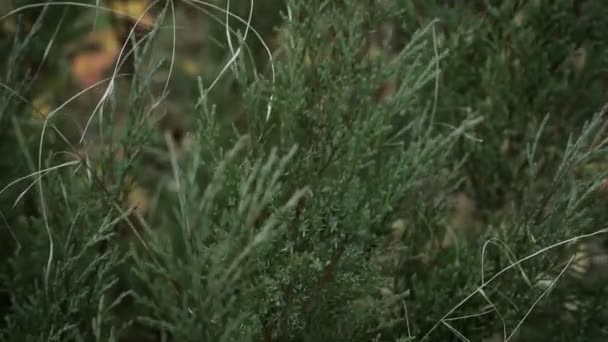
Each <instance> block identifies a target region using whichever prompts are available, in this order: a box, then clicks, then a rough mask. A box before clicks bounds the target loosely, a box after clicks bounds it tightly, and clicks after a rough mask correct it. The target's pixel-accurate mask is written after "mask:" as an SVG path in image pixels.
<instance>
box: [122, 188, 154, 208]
mask: <svg viewBox="0 0 608 342" xmlns="http://www.w3.org/2000/svg"><path fill="white" fill-rule="evenodd" d="M127 206H128V207H129V208H135V210H136V212H137V213H139V214H140V215H146V213H148V210H149V209H150V200H149V196H148V193H147V192H146V190H144V189H143V188H142V187H140V186H133V187H132V188H131V191H129V193H128V194H127Z"/></svg>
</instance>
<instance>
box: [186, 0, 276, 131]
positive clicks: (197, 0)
mask: <svg viewBox="0 0 608 342" xmlns="http://www.w3.org/2000/svg"><path fill="white" fill-rule="evenodd" d="M185 3H187V4H189V5H190V6H192V7H195V8H197V9H199V10H203V9H202V8H201V7H200V6H199V4H200V5H204V6H207V7H210V8H212V9H215V10H217V11H219V12H222V13H226V15H227V16H230V17H232V18H234V19H236V20H237V21H239V22H241V23H242V24H245V25H246V27H247V30H251V32H252V33H253V34H254V35H255V36H256V38H257V39H258V40H259V41H260V43H261V44H262V46H263V47H264V50H265V51H266V54H267V55H268V59H269V61H270V71H271V81H272V89H271V94H270V96H269V98H268V105H267V107H266V121H268V120H269V119H270V114H271V113H272V105H273V103H274V89H275V82H276V70H275V67H274V59H273V57H272V51H270V47H269V46H268V44H266V42H265V41H264V38H262V36H261V35H260V33H259V32H258V31H257V30H256V29H255V28H254V27H253V26H251V16H252V15H253V0H252V4H251V6H250V18H249V20H248V21H245V20H244V19H243V18H241V17H239V16H238V15H235V14H233V13H231V12H229V11H226V10H225V9H223V8H221V7H219V6H216V5H213V4H210V3H207V2H204V1H202V0H185ZM246 33H247V31H245V34H244V37H243V44H244V41H245V38H246V36H247V35H246ZM239 49H240V48H239ZM234 59H236V58H234V54H233V58H231V60H230V61H229V62H228V63H226V66H224V68H223V69H222V71H221V72H220V74H219V75H218V77H217V78H216V81H214V82H213V83H212V86H214V85H215V83H217V80H218V79H219V78H221V76H222V75H223V73H225V71H226V69H228V67H229V66H230V64H231V63H233V62H234ZM212 86H211V87H210V88H209V90H210V89H211V88H212ZM205 97H206V95H205V96H203V98H201V99H199V101H198V102H197V104H196V106H199V105H200V104H201V103H202V102H203V101H204V99H205Z"/></svg>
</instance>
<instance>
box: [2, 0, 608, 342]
mask: <svg viewBox="0 0 608 342" xmlns="http://www.w3.org/2000/svg"><path fill="white" fill-rule="evenodd" d="M387 3H388V2H386V3H385V2H382V3H374V4H368V3H366V2H364V1H308V2H306V3H304V2H302V1H288V2H287V3H286V4H282V7H281V8H286V9H287V10H286V12H285V13H284V17H282V18H281V19H280V20H279V19H278V16H273V17H270V19H268V21H265V22H264V21H263V20H262V18H261V14H259V12H255V13H257V14H256V19H255V21H254V22H255V23H256V25H261V26H262V27H263V30H262V31H260V32H261V34H262V36H263V37H264V38H265V39H266V41H269V40H270V35H271V32H270V31H271V30H270V29H269V28H271V27H276V33H277V35H276V37H274V38H275V43H274V45H273V46H274V48H273V54H272V55H271V56H270V57H271V59H270V58H269V57H268V56H267V55H264V53H265V51H266V50H265V47H264V45H263V44H262V42H260V41H259V40H257V41H255V39H256V38H255V37H256V36H255V35H254V34H253V33H252V32H251V31H249V30H250V29H251V28H250V27H247V26H246V25H243V23H240V24H236V23H235V24H234V25H233V26H231V27H232V28H235V31H237V30H238V32H236V33H234V36H233V41H232V44H234V47H233V49H234V50H233V51H236V50H237V49H238V48H239V47H242V48H243V50H242V53H241V54H240V55H239V56H237V57H236V58H233V60H234V62H235V63H234V65H233V66H231V67H228V68H223V66H224V65H225V63H226V61H227V60H231V57H232V56H233V55H232V52H231V51H230V48H228V47H226V46H224V49H218V50H217V51H215V50H214V51H213V52H212V53H209V54H208V58H209V61H208V63H209V68H210V69H212V70H217V71H218V72H219V71H221V70H222V69H225V70H227V71H226V74H225V75H224V76H223V78H222V79H221V80H219V81H218V82H217V83H216V82H214V77H210V76H209V75H208V74H207V75H205V76H204V77H200V78H199V79H198V80H197V82H195V80H194V79H193V77H191V76H188V75H185V74H183V73H181V72H180V71H175V72H173V70H174V66H175V65H177V64H178V63H179V59H177V60H176V59H174V58H173V57H174V55H173V52H172V51H166V50H163V49H164V48H165V47H166V46H169V50H171V48H172V44H165V43H166V42H164V41H163V39H166V38H167V36H170V37H169V38H172V34H167V31H162V30H161V29H160V27H161V26H162V25H163V24H168V23H172V18H173V15H172V12H171V11H172V10H173V9H174V8H173V7H172V6H170V3H167V5H166V6H165V7H164V8H163V9H162V11H161V12H160V13H161V14H162V15H161V16H160V17H159V18H161V19H159V23H157V25H156V28H155V29H154V30H153V31H152V32H151V33H150V35H149V36H147V40H145V42H143V43H142V44H134V45H129V44H127V45H126V46H128V48H129V49H131V48H132V49H133V51H132V53H131V55H132V57H131V59H130V60H129V61H130V63H131V62H132V63H133V65H134V66H135V67H134V69H133V71H134V74H133V75H131V76H129V82H130V83H129V82H121V79H119V78H116V79H115V80H113V81H112V83H110V85H111V86H108V85H104V87H108V88H103V89H107V92H105V93H104V92H103V91H102V92H101V94H105V95H107V96H105V95H104V96H103V97H102V98H101V99H96V101H99V102H98V103H99V106H97V109H96V111H95V112H91V113H86V114H87V116H89V115H90V117H87V118H86V119H87V120H85V122H86V121H89V120H90V122H91V126H90V128H89V130H90V132H94V133H91V134H92V135H94V136H95V137H96V140H95V144H98V146H88V145H87V146H85V147H87V148H88V149H85V152H83V151H82V150H81V149H79V148H77V147H76V146H78V143H79V141H78V139H79V138H80V137H79V134H80V133H81V132H77V133H78V134H74V133H73V132H72V133H69V132H68V133H66V134H63V131H65V130H68V129H69V128H68V125H66V124H65V122H66V121H68V120H66V119H65V118H68V117H72V116H74V115H75V114H76V113H77V110H74V109H71V108H69V107H65V108H63V106H62V107H61V108H59V110H58V111H56V112H53V114H52V116H49V119H48V121H47V122H45V123H43V122H40V121H36V120H33V112H35V109H34V108H33V107H32V103H31V102H32V101H33V99H34V98H35V97H36V91H37V89H38V88H39V87H40V83H39V80H40V78H41V77H42V76H40V75H43V76H44V73H45V72H49V71H48V70H55V69H58V70H62V68H65V65H64V66H62V65H61V63H57V62H56V61H55V59H57V58H59V57H57V56H61V54H60V53H59V52H57V51H55V50H54V49H52V48H49V51H51V53H50V54H49V55H48V59H49V61H50V64H49V66H48V69H43V70H46V71H43V72H41V73H33V72H32V70H36V68H37V67H38V65H39V64H37V63H38V61H39V58H40V56H41V54H44V52H41V47H45V46H51V45H50V42H53V44H58V43H59V42H60V40H59V39H69V37H71V34H73V33H74V32H72V33H66V34H65V35H64V34H63V33H64V32H63V31H62V30H59V31H58V32H59V34H57V35H56V36H55V35H52V36H49V35H48V33H49V32H51V31H50V30H41V29H40V27H47V26H46V25H49V27H59V26H57V25H59V24H58V23H59V22H61V20H62V19H60V18H61V15H63V14H61V13H63V12H62V11H67V9H62V8H61V7H57V8H54V9H53V10H52V11H53V12H52V13H50V12H49V13H45V11H51V9H42V10H41V11H38V12H36V13H37V14H36V15H33V16H32V18H34V20H39V21H40V24H39V25H40V26H39V27H36V26H34V27H32V26H28V25H29V24H28V23H29V21H28V19H24V21H23V22H22V23H20V24H19V25H20V26H19V30H21V31H18V32H21V33H15V34H14V35H13V37H12V39H10V40H9V39H4V38H3V39H2V40H1V41H0V45H1V46H2V47H6V48H5V50H3V51H5V53H3V54H1V55H2V56H1V58H2V62H3V63H4V64H3V69H2V71H3V74H2V78H1V79H0V80H2V88H1V89H0V90H1V91H0V125H1V129H2V130H1V131H0V137H1V139H2V144H0V150H1V151H2V153H3V158H2V159H1V160H0V172H2V173H1V175H2V176H1V177H0V179H1V180H2V182H0V186H1V187H2V188H3V189H2V190H1V191H0V196H1V197H0V214H1V217H0V219H1V220H0V224H1V226H2V230H0V243H1V246H2V247H1V248H2V249H1V255H0V258H1V259H0V260H1V263H0V268H1V274H0V314H1V315H2V321H1V322H0V340H7V341H13V340H14V341H22V340H25V341H40V340H56V341H90V340H96V341H106V340H110V341H200V340H204V341H318V340H319V341H336V340H337V341H347V340H348V341H450V340H458V339H460V340H475V341H477V340H483V339H484V338H488V337H491V336H493V338H496V337H497V336H498V337H499V340H503V338H506V337H509V336H511V335H512V336H514V337H513V339H512V340H518V341H526V340H531V339H536V340H539V339H540V340H551V341H554V340H563V341H593V340H602V339H603V338H605V337H606V335H607V334H608V333H607V332H606V331H604V330H605V329H604V327H603V324H601V322H602V321H604V320H605V319H606V318H607V317H606V314H607V312H606V310H605V309H604V308H602V307H600V306H598V305H597V302H598V301H599V300H600V298H603V296H604V295H605V292H606V286H605V284H604V283H605V279H603V277H602V276H601V274H602V268H601V267H602V264H601V260H602V258H604V259H605V258H606V256H605V255H604V254H603V253H605V252H604V251H603V247H602V246H601V242H602V241H601V239H600V234H602V233H604V230H602V229H603V227H604V224H603V222H604V218H605V213H604V210H603V205H605V198H604V197H605V194H604V193H603V192H602V191H605V190H602V189H603V186H604V185H603V179H604V178H605V176H606V172H604V171H603V170H602V169H601V168H598V165H601V163H602V162H603V160H605V158H606V150H605V140H604V139H605V134H606V132H605V122H604V120H605V117H604V113H603V112H604V110H603V109H601V108H602V105H603V104H604V103H603V102H602V101H604V99H603V98H602V95H603V94H604V93H605V91H606V89H605V77H606V75H604V74H603V73H602V71H604V70H605V68H606V60H605V58H604V57H603V56H601V53H600V51H602V49H605V47H606V45H607V44H606V43H607V42H606V41H605V37H604V35H603V34H601V33H602V32H605V31H606V29H607V28H608V27H604V26H606V24H604V21H602V20H601V18H602V15H605V14H606V12H607V11H608V6H607V5H605V4H603V2H601V1H599V0H598V1H593V0H590V1H586V2H585V6H586V7H585V8H583V9H580V8H579V7H577V6H574V5H576V4H579V2H577V1H566V0H563V1H553V2H550V3H549V2H546V1H529V2H512V3H509V4H506V3H504V4H501V5H492V4H491V3H487V4H485V5H483V6H481V7H480V6H472V5H468V4H466V5H465V4H458V5H455V6H453V7H450V6H448V5H446V4H444V3H445V2H442V1H437V3H441V4H436V3H435V2H430V1H408V2H399V3H398V4H395V5H390V4H387ZM177 5H178V6H177V7H175V8H176V9H177V10H178V11H179V10H183V9H184V8H192V7H185V6H188V4H187V3H179V4H177ZM182 6H183V7H182ZM234 6H235V7H238V8H235V9H234V11H235V13H239V14H240V15H241V16H242V17H244V18H246V17H247V15H248V7H246V6H243V5H242V4H240V3H239V4H238V5H234ZM260 6H262V7H261V8H264V9H265V10H268V11H270V8H274V10H275V13H278V10H276V8H275V7H278V5H277V4H276V3H275V2H272V1H261V2H260ZM50 7H55V6H50ZM50 7H49V8H50ZM78 11H83V12H86V11H84V10H83V9H79V10H78ZM258 11H261V10H258ZM79 13H80V12H79ZM30 14H31V13H30ZM83 15H84V14H83ZM9 18H12V17H9ZM22 18H26V17H22ZM58 18H59V19H58ZM549 19H551V20H549ZM29 20H31V19H29ZM231 25H232V24H231ZM256 27H257V26H256ZM225 29H226V27H222V26H218V27H215V29H214V30H210V31H209V32H208V34H210V35H212V36H213V37H214V38H218V39H220V38H222V37H223V39H225V36H222V35H225V34H226V33H225ZM43 31H44V32H43ZM68 31H70V30H68ZM66 32H67V31H66ZM245 32H247V38H246V40H244V37H245ZM3 37H4V36H3ZM177 38H178V40H179V39H180V36H179V35H178V36H177ZM181 38H184V39H186V38H187V37H185V36H184V37H181ZM254 41H255V42H254ZM156 43H159V44H158V45H153V44H156ZM240 44H246V45H240ZM218 45H219V44H218ZM245 47H247V48H249V47H251V51H250V52H251V54H249V52H245V50H246V49H245ZM579 48H581V49H579ZM576 49H579V50H578V51H579V53H582V51H584V53H585V60H584V62H583V61H582V59H580V56H579V57H573V56H574V53H575V51H576ZM44 50H45V49H42V51H44ZM159 51H160V52H161V53H159ZM238 51H241V50H238ZM153 52H154V53H153ZM28 56H33V58H30V57H28ZM31 60H34V62H31ZM18 61H22V62H21V63H19V62H18ZM173 62H175V64H171V63H173ZM583 64H584V65H583ZM14 65H17V66H18V67H13V66H14ZM218 66H219V67H218ZM176 69H177V68H176ZM170 72H173V74H172V75H173V78H172V79H171V82H170V83H165V81H166V79H165V77H168V76H169V73H170ZM158 75H160V76H162V77H160V78H161V81H160V82H158V78H159V77H156V76H158ZM62 77H63V79H67V77H66V76H65V75H63V76H62ZM159 83H160V85H159ZM166 85H168V86H169V88H168V89H169V92H163V91H164V90H165V89H164V87H165V86H166ZM212 85H213V87H212ZM159 89H160V92H159ZM172 90H173V91H174V92H175V93H177V94H174V93H172V92H171V91H172ZM192 94H195V95H192ZM60 96H61V98H64V97H65V98H69V97H70V94H60ZM172 102H177V105H176V107H179V109H180V110H181V111H184V113H181V115H182V116H185V117H186V118H185V119H184V121H185V122H188V125H189V127H188V131H189V132H188V134H187V135H186V136H187V139H189V144H190V145H191V148H190V149H188V150H183V148H182V147H181V146H178V145H180V144H179V142H176V141H174V140H175V139H172V138H171V137H170V136H169V135H166V134H165V135H163V134H162V133H161V132H158V130H157V129H156V126H155V123H157V122H158V116H164V115H166V114H167V112H168V111H170V109H167V108H171V105H172V104H173V103H172ZM166 103H168V104H166ZM165 105H166V107H165ZM93 107H95V106H93ZM121 111H125V112H126V113H127V114H126V116H125V118H124V120H121V121H120V122H121V125H119V124H118V122H119V120H118V118H119V117H120V114H121ZM158 112H162V113H158ZM593 113H596V114H595V115H594V114H593ZM171 114H175V113H171ZM157 115H158V116H157ZM62 118H63V119H62ZM62 120H63V121H62ZM43 127H45V130H42V129H43ZM41 132H42V133H41ZM41 136H44V140H42V143H41V144H40V141H41V140H40V139H41ZM73 136H75V137H73ZM182 140H186V138H183V139H182ZM4 142H6V143H4ZM86 143H87V144H90V145H93V143H91V142H89V141H88V140H86ZM39 144H40V145H39ZM183 144H185V143H184V142H182V145H183ZM91 147H93V148H91ZM94 147H97V149H95V148H94ZM94 151H97V152H94ZM159 151H160V152H159ZM118 152H120V155H121V157H120V158H115V157H114V156H115V155H117V153H118ZM83 156H85V157H83ZM151 156H156V157H157V158H160V159H161V161H158V160H156V161H155V162H156V163H157V164H162V165H163V166H164V168H165V170H161V171H158V170H156V169H155V166H154V163H153V162H151V159H153V158H152V157H151ZM28 175H29V176H28ZM19 177H24V178H23V179H21V181H19V182H14V183H13V181H14V180H15V179H18V178H19ZM134 178H135V179H136V182H139V183H140V184H145V185H146V188H147V193H148V194H149V196H148V197H147V198H146V199H145V200H144V201H143V202H145V203H146V205H145V206H144V205H143V204H144V203H139V204H140V205H141V206H140V207H138V204H135V205H134V203H133V202H130V196H131V194H132V192H131V191H132V190H133V179H134ZM5 185H6V188H4V186H5ZM465 199H468V200H469V201H471V202H472V203H473V204H474V205H471V206H470V207H476V208H477V209H475V208H470V207H466V206H464V207H463V206H462V205H461V204H462V202H463V201H465ZM141 200H142V199H141V198H140V201H141ZM144 207H145V208H144ZM462 217H465V219H462ZM598 246H599V247H598ZM581 250H584V251H585V253H587V254H585V255H583V257H584V258H583V259H582V260H580V257H581V255H582V253H579V252H580V251H581ZM591 252H593V253H596V254H598V255H599V256H598V255H593V253H591ZM589 253H591V254H589ZM581 268H582V270H581ZM577 272H578V273H577ZM594 272H595V273H594ZM598 274H599V275H598ZM574 302H576V303H577V308H576V310H574V309H572V306H573V304H572V303H574ZM598 322H600V323H598Z"/></svg>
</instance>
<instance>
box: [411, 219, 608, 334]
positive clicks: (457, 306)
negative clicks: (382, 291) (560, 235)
mask: <svg viewBox="0 0 608 342" xmlns="http://www.w3.org/2000/svg"><path fill="white" fill-rule="evenodd" d="M606 233H608V228H603V229H600V230H597V231H595V232H593V233H589V234H583V235H579V236H575V237H572V238H570V239H567V240H563V241H560V242H556V243H554V244H552V245H550V246H547V247H545V248H542V249H540V250H538V251H536V252H534V253H531V254H529V255H527V256H526V257H524V258H521V259H519V260H518V261H517V262H514V263H512V264H511V265H509V266H507V267H505V268H503V269H502V270H500V271H499V272H497V273H496V274H494V275H493V276H492V277H491V278H490V279H488V280H486V281H485V282H484V283H482V284H480V285H479V286H478V287H477V288H476V289H475V290H474V291H473V292H471V293H470V294H469V295H468V296H466V297H465V298H464V299H462V300H461V301H460V302H459V303H458V304H456V305H455V306H454V307H452V308H451V309H450V310H449V311H448V312H447V313H446V314H445V315H444V316H443V317H442V318H441V319H440V320H439V321H438V322H437V323H435V325H433V327H431V329H429V331H428V332H427V333H426V334H424V335H423V336H422V338H420V341H421V342H422V341H425V340H427V339H428V338H429V336H431V334H432V333H433V331H435V330H436V329H437V327H439V325H441V324H443V322H444V321H445V320H446V319H448V317H449V316H450V315H451V314H452V313H454V311H456V310H458V308H460V307H461V306H462V305H464V304H465V303H466V302H468V301H469V300H470V299H471V298H473V296H475V295H476V294H477V293H480V292H481V291H483V289H484V288H485V287H486V286H487V285H488V284H490V283H491V282H493V281H494V280H496V279H497V278H498V277H500V276H501V275H502V274H503V273H505V272H507V271H509V270H511V269H512V268H516V267H519V265H520V264H521V263H523V262H525V261H528V260H530V259H533V258H535V257H537V256H539V255H541V254H543V253H545V252H547V251H549V250H551V249H554V248H557V247H561V246H564V245H567V244H569V243H572V242H575V241H578V240H581V239H586V238H590V237H593V236H596V235H600V234H606ZM560 275H561V273H560ZM558 278H559V277H558Z"/></svg>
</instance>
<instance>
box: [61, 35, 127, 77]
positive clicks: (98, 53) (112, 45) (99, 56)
mask: <svg viewBox="0 0 608 342" xmlns="http://www.w3.org/2000/svg"><path fill="white" fill-rule="evenodd" d="M83 45H84V46H85V47H87V48H86V49H84V51H80V52H76V53H75V54H74V55H73V57H72V61H71V63H72V65H71V67H72V75H73V76H74V78H75V79H76V81H77V82H78V83H79V84H80V86H82V87H84V88H86V87H89V86H91V85H93V84H95V83H96V82H99V81H100V80H101V79H102V78H103V77H104V76H105V74H106V72H107V71H108V70H109V69H110V67H111V66H112V64H114V62H115V61H116V58H117V57H118V53H119V51H120V44H119V43H118V40H117V38H116V35H115V33H114V31H113V30H112V29H107V30H105V31H101V32H92V33H90V34H89V35H88V36H87V37H86V38H85V40H84V42H83Z"/></svg>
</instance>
